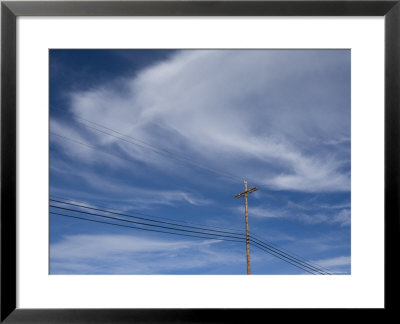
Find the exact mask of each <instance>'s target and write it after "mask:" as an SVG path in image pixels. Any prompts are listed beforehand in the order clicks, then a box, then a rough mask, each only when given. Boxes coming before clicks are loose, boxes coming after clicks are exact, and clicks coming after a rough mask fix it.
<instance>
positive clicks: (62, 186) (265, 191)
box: [49, 49, 351, 275]
mask: <svg viewBox="0 0 400 324" xmlns="http://www.w3.org/2000/svg"><path fill="white" fill-rule="evenodd" d="M350 85H351V51H350V50H348V49H332V50H327V49H229V50H228V49H212V50H209V49H50V50H49V96H50V98H49V139H50V140H49V155H50V160H49V176H50V182H49V258H50V260H49V264H50V267H49V274H50V275H97V274H98V275H350V274H351V235H350V234H351V190H350V188H351V152H350V150H351V128H350V126H351V119H350V115H351V88H350Z"/></svg>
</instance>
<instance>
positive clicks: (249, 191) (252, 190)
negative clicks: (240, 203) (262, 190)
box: [235, 187, 258, 198]
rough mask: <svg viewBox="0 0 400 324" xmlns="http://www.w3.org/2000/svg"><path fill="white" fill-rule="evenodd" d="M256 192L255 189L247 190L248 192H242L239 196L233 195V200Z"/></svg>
mask: <svg viewBox="0 0 400 324" xmlns="http://www.w3.org/2000/svg"><path fill="white" fill-rule="evenodd" d="M257 190H258V188H257V187H254V188H251V189H249V190H246V191H243V192H242V193H240V194H237V195H235V198H240V197H243V196H244V195H245V194H249V193H252V192H254V191H257Z"/></svg>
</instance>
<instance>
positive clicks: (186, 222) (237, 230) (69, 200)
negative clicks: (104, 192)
mask: <svg viewBox="0 0 400 324" xmlns="http://www.w3.org/2000/svg"><path fill="white" fill-rule="evenodd" d="M51 197H53V198H56V199H59V200H62V201H64V202H65V201H68V202H75V203H77V204H83V206H81V207H84V206H85V204H90V203H88V202H84V201H78V200H75V199H73V198H70V197H61V196H56V195H50V200H51ZM90 205H91V204H90ZM96 205H97V206H98V207H103V208H106V209H107V210H112V211H115V212H119V213H124V212H123V211H121V210H119V209H115V208H111V207H108V206H105V205H101V204H99V203H97V202H96ZM132 213H134V214H137V215H141V216H148V217H153V218H157V219H164V220H169V221H172V222H177V223H185V224H188V225H197V226H200V227H199V228H201V227H205V226H207V227H213V228H217V229H222V230H228V231H231V232H232V234H238V235H242V234H243V232H241V230H240V229H237V228H228V227H221V226H215V225H210V224H207V225H206V224H199V223H194V222H188V221H186V220H177V219H173V218H168V217H161V216H155V215H150V214H147V213H146V214H145V213H142V212H139V211H137V210H133V209H132ZM204 229H206V228H204ZM235 231H236V232H235Z"/></svg>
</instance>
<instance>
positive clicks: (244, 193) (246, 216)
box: [235, 180, 258, 275]
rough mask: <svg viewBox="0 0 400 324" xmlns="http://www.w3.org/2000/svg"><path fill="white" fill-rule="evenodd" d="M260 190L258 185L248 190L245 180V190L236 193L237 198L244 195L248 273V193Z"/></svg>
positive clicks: (248, 271)
mask: <svg viewBox="0 0 400 324" xmlns="http://www.w3.org/2000/svg"><path fill="white" fill-rule="evenodd" d="M256 190H258V188H257V187H254V188H251V189H249V190H247V181H246V180H245V181H244V191H243V192H242V193H240V194H237V195H235V198H241V197H243V196H244V219H245V222H246V256H247V274H248V275H249V274H250V239H249V213H248V206H247V195H248V194H250V193H252V192H254V191H256Z"/></svg>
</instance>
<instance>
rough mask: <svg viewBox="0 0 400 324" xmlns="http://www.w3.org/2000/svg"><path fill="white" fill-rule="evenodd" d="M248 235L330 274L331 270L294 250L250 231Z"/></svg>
mask: <svg viewBox="0 0 400 324" xmlns="http://www.w3.org/2000/svg"><path fill="white" fill-rule="evenodd" d="M250 237H251V238H253V239H256V240H258V241H259V242H262V243H265V242H267V243H265V244H268V245H270V246H271V247H273V248H276V249H278V250H281V251H284V252H286V253H287V254H288V255H290V254H292V255H293V256H295V257H296V258H297V259H299V260H301V261H303V262H305V263H308V264H310V265H312V266H314V267H316V268H319V269H320V270H321V271H325V272H326V273H329V274H332V273H330V271H331V270H329V269H327V268H324V267H322V266H321V265H319V264H316V263H315V262H311V261H310V260H307V259H305V258H303V257H301V256H299V255H298V254H296V253H294V252H292V251H289V250H287V249H285V248H283V247H282V246H279V245H277V244H275V243H272V242H270V241H268V240H265V239H263V238H260V237H259V236H258V235H255V234H251V233H250Z"/></svg>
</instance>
